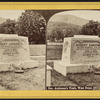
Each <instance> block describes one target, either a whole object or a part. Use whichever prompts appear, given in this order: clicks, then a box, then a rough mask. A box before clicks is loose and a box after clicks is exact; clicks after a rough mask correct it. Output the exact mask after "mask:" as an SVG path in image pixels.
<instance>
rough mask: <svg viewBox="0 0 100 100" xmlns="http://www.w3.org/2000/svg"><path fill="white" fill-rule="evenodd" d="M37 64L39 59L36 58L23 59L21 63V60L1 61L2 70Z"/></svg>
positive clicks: (0, 70) (0, 68)
mask: <svg viewBox="0 0 100 100" xmlns="http://www.w3.org/2000/svg"><path fill="white" fill-rule="evenodd" d="M37 66H38V61H35V60H28V61H22V62H20V63H19V62H12V63H0V72H4V71H13V70H21V69H28V68H34V67H37Z"/></svg>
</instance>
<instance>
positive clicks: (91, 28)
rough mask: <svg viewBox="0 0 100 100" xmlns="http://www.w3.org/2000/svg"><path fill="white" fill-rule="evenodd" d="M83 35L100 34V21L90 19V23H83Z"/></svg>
mask: <svg viewBox="0 0 100 100" xmlns="http://www.w3.org/2000/svg"><path fill="white" fill-rule="evenodd" d="M81 34H82V35H100V23H99V22H98V21H93V20H90V21H89V23H87V24H85V25H83V27H82V29H81Z"/></svg>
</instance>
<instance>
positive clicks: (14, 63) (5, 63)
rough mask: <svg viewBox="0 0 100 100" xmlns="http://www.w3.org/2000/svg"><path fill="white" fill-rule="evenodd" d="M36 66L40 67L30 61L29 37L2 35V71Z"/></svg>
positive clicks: (0, 42) (0, 64)
mask: <svg viewBox="0 0 100 100" xmlns="http://www.w3.org/2000/svg"><path fill="white" fill-rule="evenodd" d="M36 66H38V62H37V61H34V60H30V52H29V44H28V38H27V37H23V36H18V35H7V34H0V71H9V70H10V71H11V70H14V69H26V68H32V67H36Z"/></svg>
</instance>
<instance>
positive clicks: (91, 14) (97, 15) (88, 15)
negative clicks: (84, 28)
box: [58, 10, 100, 21]
mask: <svg viewBox="0 0 100 100" xmlns="http://www.w3.org/2000/svg"><path fill="white" fill-rule="evenodd" d="M58 14H63V15H67V14H70V15H74V16H77V17H80V18H84V19H88V20H94V21H100V11H97V10H72V11H64V12H61V13H58Z"/></svg>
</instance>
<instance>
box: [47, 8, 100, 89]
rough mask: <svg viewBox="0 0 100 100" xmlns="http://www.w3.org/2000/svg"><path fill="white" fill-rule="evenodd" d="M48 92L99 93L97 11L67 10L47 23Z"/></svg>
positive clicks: (99, 29) (99, 15) (99, 23)
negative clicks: (79, 91) (88, 91)
mask: <svg viewBox="0 0 100 100" xmlns="http://www.w3.org/2000/svg"><path fill="white" fill-rule="evenodd" d="M46 39H47V66H46V89H47V90H100V10H67V11H61V12H59V13H55V14H54V15H53V16H52V17H51V18H50V19H49V21H48V23H47V30H46Z"/></svg>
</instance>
